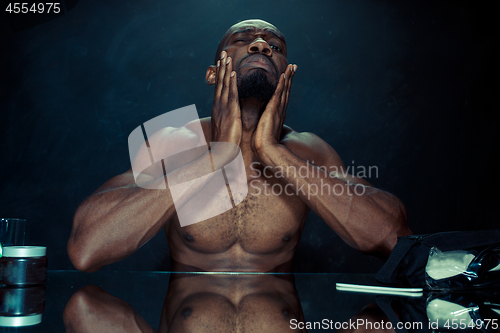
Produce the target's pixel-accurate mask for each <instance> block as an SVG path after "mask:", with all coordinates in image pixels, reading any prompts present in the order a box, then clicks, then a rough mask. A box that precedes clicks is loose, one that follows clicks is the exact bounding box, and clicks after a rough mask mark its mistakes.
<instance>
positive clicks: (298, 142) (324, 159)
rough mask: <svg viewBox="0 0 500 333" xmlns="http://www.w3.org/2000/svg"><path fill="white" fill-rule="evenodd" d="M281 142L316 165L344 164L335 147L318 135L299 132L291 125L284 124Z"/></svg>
mask: <svg viewBox="0 0 500 333" xmlns="http://www.w3.org/2000/svg"><path fill="white" fill-rule="evenodd" d="M281 144H283V145H284V146H285V147H287V148H288V149H289V150H290V151H291V152H293V153H294V154H295V155H297V156H298V157H300V158H301V159H303V160H304V161H309V162H311V163H314V164H316V165H321V164H335V165H336V164H339V163H340V164H342V160H341V159H340V156H339V155H338V154H337V152H336V151H335V149H333V148H332V146H330V145H329V144H328V143H327V142H326V141H325V140H323V139H321V138H320V137H319V136H318V135H316V134H314V133H311V132H298V131H295V130H294V129H292V128H291V127H289V126H286V125H283V131H282V134H281ZM312 161H315V162H312Z"/></svg>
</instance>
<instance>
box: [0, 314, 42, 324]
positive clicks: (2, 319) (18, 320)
mask: <svg viewBox="0 0 500 333" xmlns="http://www.w3.org/2000/svg"><path fill="white" fill-rule="evenodd" d="M41 322H42V314H41V313H38V314H34V315H29V316H13V317H8V316H0V326H4V327H22V326H31V325H36V324H39V323H41Z"/></svg>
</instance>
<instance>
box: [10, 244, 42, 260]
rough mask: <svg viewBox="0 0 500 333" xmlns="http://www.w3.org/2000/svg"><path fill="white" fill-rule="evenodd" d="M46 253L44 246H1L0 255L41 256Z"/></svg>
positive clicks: (16, 256) (14, 256) (17, 256)
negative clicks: (0, 252)
mask: <svg viewBox="0 0 500 333" xmlns="http://www.w3.org/2000/svg"><path fill="white" fill-rule="evenodd" d="M46 254H47V248H46V247H45V246H4V247H3V248H2V257H11V258H26V257H43V256H45V255H46Z"/></svg>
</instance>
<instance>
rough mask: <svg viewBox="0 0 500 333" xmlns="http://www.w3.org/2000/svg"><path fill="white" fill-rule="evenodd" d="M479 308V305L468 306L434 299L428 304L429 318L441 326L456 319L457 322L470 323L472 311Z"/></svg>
mask: <svg viewBox="0 0 500 333" xmlns="http://www.w3.org/2000/svg"><path fill="white" fill-rule="evenodd" d="M476 310H479V308H478V307H474V308H466V307H463V306H461V305H458V304H456V303H452V302H448V301H443V300H441V299H437V298H436V299H433V300H432V301H430V302H429V304H427V318H429V321H431V322H434V323H435V322H437V323H438V327H439V328H443V327H444V325H445V324H446V323H448V324H449V323H450V322H452V321H453V320H454V322H456V323H460V322H462V323H467V324H468V323H470V321H471V320H472V317H471V316H470V312H473V311H476Z"/></svg>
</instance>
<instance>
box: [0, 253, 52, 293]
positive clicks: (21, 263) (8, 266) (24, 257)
mask: <svg viewBox="0 0 500 333" xmlns="http://www.w3.org/2000/svg"><path fill="white" fill-rule="evenodd" d="M46 254H47V248H46V247H44V246H6V247H4V248H3V249H2V257H1V258H0V284H5V285H9V286H27V285H35V284H40V283H43V282H45V280H47V255H46Z"/></svg>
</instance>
